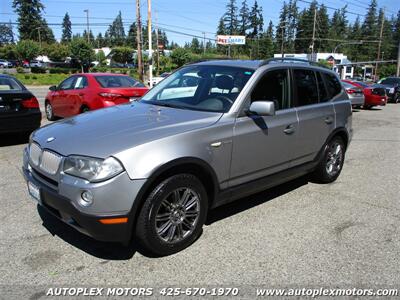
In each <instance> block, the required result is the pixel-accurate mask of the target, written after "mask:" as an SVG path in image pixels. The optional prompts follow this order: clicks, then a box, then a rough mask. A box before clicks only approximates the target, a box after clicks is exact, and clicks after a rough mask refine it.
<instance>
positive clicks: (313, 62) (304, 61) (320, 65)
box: [259, 57, 326, 68]
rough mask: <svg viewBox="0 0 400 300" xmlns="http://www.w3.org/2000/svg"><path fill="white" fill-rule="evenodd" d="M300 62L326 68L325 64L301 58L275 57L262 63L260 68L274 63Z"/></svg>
mask: <svg viewBox="0 0 400 300" xmlns="http://www.w3.org/2000/svg"><path fill="white" fill-rule="evenodd" d="M285 61H287V62H298V63H303V64H308V65H314V66H318V67H325V68H326V66H324V65H323V64H320V63H318V62H315V61H310V60H306V59H301V58H294V57H274V58H269V59H266V60H264V61H262V62H261V63H260V65H259V67H261V66H265V65H268V64H270V63H274V62H285Z"/></svg>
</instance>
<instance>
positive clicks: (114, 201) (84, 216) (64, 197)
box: [22, 150, 144, 243]
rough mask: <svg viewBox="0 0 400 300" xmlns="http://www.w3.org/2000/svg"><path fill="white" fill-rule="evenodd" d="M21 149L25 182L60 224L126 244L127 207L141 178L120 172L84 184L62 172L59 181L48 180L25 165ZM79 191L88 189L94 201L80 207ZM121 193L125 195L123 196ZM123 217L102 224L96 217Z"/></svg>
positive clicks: (129, 223)
mask: <svg viewBox="0 0 400 300" xmlns="http://www.w3.org/2000/svg"><path fill="white" fill-rule="evenodd" d="M28 164H29V160H28V156H27V151H26V150H25V151H24V165H23V167H22V171H23V174H24V177H25V180H26V181H27V182H31V183H33V184H34V185H35V186H36V187H38V188H39V194H40V200H38V204H39V205H41V206H42V207H44V208H45V209H46V210H47V211H48V212H50V213H51V214H52V215H54V216H55V217H57V218H58V219H60V220H61V221H63V222H64V223H66V224H68V225H70V226H71V227H73V228H75V229H76V230H78V231H79V232H81V233H83V234H85V235H88V236H91V237H93V238H94V239H96V240H100V241H110V242H122V243H127V242H129V241H130V239H131V236H132V230H133V226H134V220H133V216H134V214H132V213H131V209H132V207H133V202H134V201H135V199H136V195H137V193H138V191H139V190H140V188H141V187H142V185H143V183H144V180H130V179H129V181H128V183H127V182H126V180H127V178H128V176H127V174H126V173H122V174H120V175H118V176H116V177H114V178H112V179H110V180H108V181H106V182H102V183H96V184H92V183H88V182H85V181H84V180H80V179H77V178H75V180H72V178H71V177H72V176H68V175H65V177H64V178H62V179H60V181H59V182H54V181H53V182H50V181H49V182H48V183H47V181H46V180H47V178H46V176H45V175H44V174H43V173H42V172H39V171H38V170H36V169H33V168H32V166H30V165H29V167H28ZM123 186H125V187H124V188H123V190H121V189H122V187H123ZM82 190H90V191H91V192H92V194H93V195H94V203H93V205H91V206H89V207H83V206H81V205H79V203H78V202H77V197H80V195H81V193H82ZM124 194H125V196H124ZM115 218H127V222H125V223H117V224H103V223H101V222H100V220H104V219H115Z"/></svg>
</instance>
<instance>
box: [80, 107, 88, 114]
mask: <svg viewBox="0 0 400 300" xmlns="http://www.w3.org/2000/svg"><path fill="white" fill-rule="evenodd" d="M88 111H90V109H89V107H87V106H82V108H81V113H82V114H84V113H86V112H88Z"/></svg>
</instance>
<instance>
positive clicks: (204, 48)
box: [203, 32, 206, 55]
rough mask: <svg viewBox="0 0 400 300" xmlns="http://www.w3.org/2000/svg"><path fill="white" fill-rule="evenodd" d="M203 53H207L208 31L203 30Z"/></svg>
mask: <svg viewBox="0 0 400 300" xmlns="http://www.w3.org/2000/svg"><path fill="white" fill-rule="evenodd" d="M203 55H206V33H205V32H203Z"/></svg>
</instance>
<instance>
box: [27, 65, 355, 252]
mask: <svg viewBox="0 0 400 300" xmlns="http://www.w3.org/2000/svg"><path fill="white" fill-rule="evenodd" d="M292 60H293V59H292ZM292 60H289V59H286V58H285V60H284V61H281V60H276V59H273V60H269V61H266V62H261V63H260V61H226V60H223V61H206V62H198V63H195V64H191V65H186V66H184V67H182V68H180V69H179V70H177V71H176V72H174V73H173V74H171V75H170V76H168V77H167V78H166V79H165V80H163V81H162V82H160V84H158V85H157V86H156V87H154V88H153V89H151V90H150V91H149V92H148V93H147V94H146V95H145V96H143V97H142V99H141V100H140V101H138V102H133V103H132V104H130V105H120V106H114V107H110V108H107V109H104V110H99V111H95V112H91V113H88V114H83V115H80V116H76V117H73V118H70V119H67V120H64V121H60V122H56V123H54V124H51V125H49V126H45V127H43V128H42V129H39V130H37V131H36V132H34V133H33V135H32V136H31V140H30V143H29V146H28V147H27V148H26V149H25V150H24V154H23V172H24V175H25V178H26V180H27V182H28V190H29V193H30V195H31V196H32V197H33V198H34V199H36V200H37V201H38V203H39V204H40V205H41V206H43V207H44V208H46V209H48V211H49V212H50V213H52V214H53V215H55V216H56V217H57V218H59V219H60V220H62V221H64V222H66V223H67V224H68V225H70V226H72V227H74V228H75V229H77V230H79V231H81V232H83V233H85V234H87V235H90V236H92V237H93V238H95V239H98V240H105V241H118V242H123V243H126V244H127V243H129V242H130V241H131V238H132V236H135V242H136V241H137V242H139V243H141V244H142V246H143V247H144V249H147V250H148V251H150V252H152V253H154V254H156V255H168V254H171V253H175V252H177V251H180V250H182V249H183V248H185V247H187V246H189V245H190V244H191V243H193V242H194V241H195V240H196V239H197V238H198V237H199V235H200V233H201V228H202V226H203V224H204V222H205V220H206V217H207V213H208V211H209V209H212V208H215V207H217V206H220V205H223V204H225V203H227V202H230V201H233V200H236V199H239V198H242V197H244V196H246V195H250V194H253V193H256V192H259V191H262V190H264V189H266V188H269V187H271V186H274V185H277V184H282V183H283V182H286V181H290V180H292V179H294V178H296V177H298V176H302V175H304V174H307V173H312V176H313V178H314V180H316V181H319V182H322V183H329V182H333V181H335V180H336V179H337V178H338V176H339V174H340V172H341V170H342V167H343V162H344V159H345V152H346V149H347V148H348V146H349V142H350V140H351V137H352V127H351V124H352V111H351V103H350V101H349V98H348V96H347V94H346V92H345V90H344V89H343V87H342V85H341V84H340V80H339V78H338V77H337V75H336V74H335V73H334V72H332V71H330V70H327V69H325V68H320V67H316V66H314V65H312V64H311V63H307V62H305V61H303V62H302V63H299V62H298V61H296V62H292ZM193 74H196V75H197V76H198V77H199V78H200V80H197V89H196V90H195V91H193V93H192V94H191V95H188V94H187V93H186V92H185V93H178V94H177V95H178V96H177V97H175V98H170V97H169V96H168V98H164V94H166V95H170V94H169V93H168V90H169V89H171V88H172V89H175V90H176V89H177V88H179V83H180V82H182V80H181V79H182V78H183V77H187V76H191V77H193ZM92 76H93V75H92ZM92 78H93V77H92ZM182 88H183V89H185V90H186V89H187V87H186V86H183V87H182ZM292 91H293V93H292ZM179 95H184V96H183V97H181V96H179Z"/></svg>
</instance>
